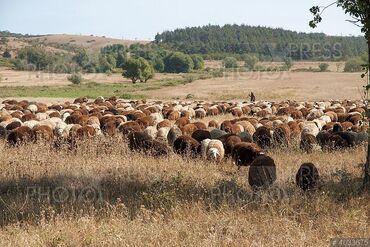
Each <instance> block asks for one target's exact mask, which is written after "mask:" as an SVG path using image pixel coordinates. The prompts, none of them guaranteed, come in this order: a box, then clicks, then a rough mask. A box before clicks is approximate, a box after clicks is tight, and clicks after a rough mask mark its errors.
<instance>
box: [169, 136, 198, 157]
mask: <svg viewBox="0 0 370 247" xmlns="http://www.w3.org/2000/svg"><path fill="white" fill-rule="evenodd" d="M173 150H174V151H175V153H177V154H180V155H183V156H188V157H193V158H195V157H196V156H197V155H198V154H199V153H200V152H201V145H200V143H199V142H198V141H197V140H195V139H194V138H191V137H190V136H180V137H178V138H177V139H176V140H175V142H174V143H173Z"/></svg>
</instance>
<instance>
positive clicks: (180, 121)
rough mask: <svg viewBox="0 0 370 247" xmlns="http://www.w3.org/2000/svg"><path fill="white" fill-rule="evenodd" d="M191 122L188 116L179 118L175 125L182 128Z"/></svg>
mask: <svg viewBox="0 0 370 247" xmlns="http://www.w3.org/2000/svg"><path fill="white" fill-rule="evenodd" d="M187 124H190V120H189V119H188V118H184V117H182V118H179V119H177V120H176V122H175V125H176V126H177V127H179V128H180V129H182V128H183V127H184V126H185V125H187Z"/></svg>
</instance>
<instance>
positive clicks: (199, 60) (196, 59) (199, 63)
mask: <svg viewBox="0 0 370 247" xmlns="http://www.w3.org/2000/svg"><path fill="white" fill-rule="evenodd" d="M191 59H192V60H193V64H194V69H195V70H201V69H203V68H204V60H203V57H202V56H200V55H191Z"/></svg>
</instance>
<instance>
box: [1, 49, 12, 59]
mask: <svg viewBox="0 0 370 247" xmlns="http://www.w3.org/2000/svg"><path fill="white" fill-rule="evenodd" d="M3 57H4V58H11V57H12V54H11V53H10V51H9V50H8V49H6V50H5V51H4V53H3Z"/></svg>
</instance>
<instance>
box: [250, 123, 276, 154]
mask: <svg viewBox="0 0 370 247" xmlns="http://www.w3.org/2000/svg"><path fill="white" fill-rule="evenodd" d="M253 140H255V142H256V143H257V144H258V146H260V147H261V148H263V149H267V148H270V147H271V146H272V135H271V131H270V129H268V128H266V127H265V126H261V127H259V128H257V129H256V132H255V133H254V134H253Z"/></svg>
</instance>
